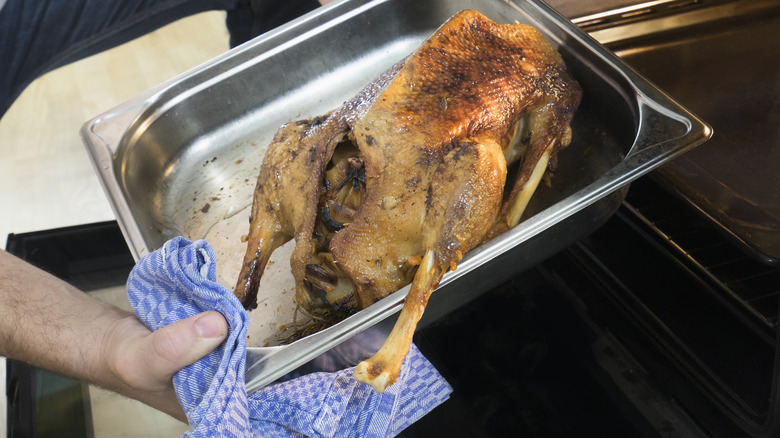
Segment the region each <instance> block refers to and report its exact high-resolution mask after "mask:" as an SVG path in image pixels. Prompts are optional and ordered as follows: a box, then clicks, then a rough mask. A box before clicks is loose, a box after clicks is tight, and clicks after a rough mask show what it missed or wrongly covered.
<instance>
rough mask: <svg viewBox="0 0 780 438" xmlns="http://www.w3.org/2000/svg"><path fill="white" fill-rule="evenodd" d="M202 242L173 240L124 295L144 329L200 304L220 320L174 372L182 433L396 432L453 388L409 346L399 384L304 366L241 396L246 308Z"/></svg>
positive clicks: (143, 265)
mask: <svg viewBox="0 0 780 438" xmlns="http://www.w3.org/2000/svg"><path fill="white" fill-rule="evenodd" d="M215 280H216V260H215V256H214V252H213V250H212V249H211V247H210V246H209V244H208V243H207V242H206V241H203V240H199V241H196V242H190V241H188V240H186V239H184V238H181V237H177V238H174V239H172V240H170V241H168V242H167V243H166V244H165V245H164V246H163V247H162V248H161V249H159V250H157V251H155V252H153V253H151V254H149V255H148V256H146V257H144V258H143V259H141V260H140V261H139V262H138V264H137V265H136V266H135V268H134V269H133V271H132V272H131V274H130V278H129V280H128V283H127V292H128V298H129V300H130V304H131V305H132V307H133V309H134V311H135V313H136V315H138V317H139V318H140V319H141V321H143V322H144V323H145V324H146V325H147V326H148V327H149V329H151V330H156V329H158V328H160V327H163V326H165V325H168V324H170V323H171V322H174V321H177V320H180V319H183V318H187V317H189V316H192V315H195V314H197V313H200V312H203V311H206V310H217V311H219V312H221V313H222V314H223V315H225V317H226V318H227V320H228V323H229V325H230V332H229V334H228V338H227V339H226V340H225V342H224V343H223V344H222V345H221V346H220V347H218V348H217V349H216V350H214V351H213V352H212V353H211V354H209V355H208V356H206V357H204V358H203V359H201V360H200V361H198V362H196V363H194V364H192V365H190V366H188V367H186V368H184V369H182V370H181V371H179V372H178V373H176V374H175V375H174V377H173V385H174V387H175V389H176V393H177V394H178V397H179V402H180V403H181V405H182V407H183V408H184V411H185V412H186V413H187V418H188V420H189V423H190V425H191V426H192V428H193V429H192V430H191V431H188V432H187V433H185V434H184V436H185V437H193V438H194V437H215V436H218V437H264V438H265V437H301V436H303V437H307V436H310V437H387V436H395V435H397V434H398V433H399V432H401V431H402V430H403V429H404V428H406V427H408V426H409V425H410V424H412V423H414V422H415V421H417V420H418V419H420V418H421V417H422V416H424V415H425V414H426V413H428V412H429V411H430V410H432V409H433V408H435V407H436V406H438V405H439V404H440V403H442V402H443V401H445V400H446V399H447V398H448V397H449V394H450V392H451V391H452V388H451V387H450V386H449V384H447V382H446V381H445V380H444V379H443V378H442V376H441V375H440V374H439V373H438V372H437V371H436V370H435V369H434V368H433V366H432V365H431V364H430V362H428V360H427V359H425V357H423V355H422V354H421V353H420V352H419V350H417V348H416V347H415V346H412V349H411V350H410V352H409V354H408V356H407V357H406V361H405V362H404V365H403V368H402V372H401V375H400V376H399V378H398V381H397V382H396V383H395V384H394V385H393V386H391V387H390V388H388V390H387V391H385V393H383V394H378V393H376V392H374V390H373V389H372V388H371V387H370V386H368V385H365V384H362V383H358V382H356V381H355V380H354V379H353V378H352V369H351V368H350V369H345V370H341V371H338V372H335V373H325V372H319V373H313V374H308V375H305V376H303V377H299V378H296V379H293V380H289V381H286V382H282V383H276V384H273V385H270V386H267V387H265V388H263V389H261V390H260V391H257V392H255V393H253V394H252V395H250V396H249V397H247V394H246V388H245V386H244V371H245V366H246V343H245V342H246V331H247V325H248V323H249V317H248V315H247V312H246V311H245V310H244V308H243V307H242V306H241V303H240V302H239V301H238V300H237V299H236V297H235V296H234V295H233V293H232V292H231V291H229V290H227V289H225V288H224V287H222V286H220V285H219V284H217V283H216V281H215Z"/></svg>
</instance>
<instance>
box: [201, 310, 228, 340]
mask: <svg viewBox="0 0 780 438" xmlns="http://www.w3.org/2000/svg"><path fill="white" fill-rule="evenodd" d="M195 330H196V331H197V332H198V334H199V335H200V336H201V337H203V338H217V337H223V336H225V319H224V318H223V317H222V315H221V314H219V313H211V312H210V313H206V314H204V315H203V316H201V317H200V318H198V319H197V320H196V321H195Z"/></svg>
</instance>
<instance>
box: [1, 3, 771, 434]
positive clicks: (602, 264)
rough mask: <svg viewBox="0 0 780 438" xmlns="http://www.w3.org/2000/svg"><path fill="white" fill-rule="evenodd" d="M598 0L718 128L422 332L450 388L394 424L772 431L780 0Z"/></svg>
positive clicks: (586, 23) (652, 73)
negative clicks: (421, 412) (568, 237)
mask: <svg viewBox="0 0 780 438" xmlns="http://www.w3.org/2000/svg"><path fill="white" fill-rule="evenodd" d="M551 3H552V4H553V5H556V2H551ZM565 3H566V4H564V5H563V6H562V7H561V10H562V12H564V13H567V12H568V11H567V5H569V6H570V5H571V4H572V3H571V2H565ZM599 3H601V4H605V3H606V2H584V3H583V5H586V6H587V7H586V6H581V7H580V10H585V9H588V7H590V9H589V10H587V13H586V14H580V15H577V16H575V18H574V21H575V22H576V23H577V24H579V25H580V26H582V27H583V28H585V29H586V30H588V31H589V32H591V35H593V36H594V37H595V38H596V39H598V40H599V41H601V42H602V43H604V44H605V45H607V46H608V47H610V48H611V49H612V50H614V51H615V52H616V53H618V54H619V55H620V56H621V57H623V58H624V59H625V60H626V61H627V62H628V63H629V64H630V65H632V66H633V67H634V68H635V69H637V70H638V71H639V72H640V73H642V74H643V75H645V76H646V77H648V78H649V79H650V80H651V81H653V82H655V83H656V84H658V85H659V87H660V88H661V89H663V90H665V91H666V92H668V93H669V94H670V95H671V96H672V97H673V98H675V99H676V100H678V101H679V102H681V103H682V104H683V105H685V106H687V107H688V109H690V110H691V111H692V112H693V113H695V114H697V115H698V116H700V117H701V118H702V119H704V120H705V121H707V122H708V123H710V124H711V125H712V126H713V128H714V132H715V134H714V136H713V138H712V139H711V140H710V141H709V142H707V143H705V144H704V145H702V146H700V147H698V148H696V149H694V150H693V151H691V152H689V153H687V154H685V155H684V156H682V157H680V158H678V159H675V160H673V161H671V162H670V163H668V164H667V165H664V166H663V167H662V168H661V169H659V170H657V171H654V172H653V173H651V174H650V175H648V176H646V177H643V178H641V179H639V180H637V181H635V182H633V183H632V184H631V186H630V188H629V190H628V192H627V195H626V197H625V199H624V201H623V202H622V205H621V206H620V208H619V209H618V211H617V213H615V214H614V215H613V216H612V217H611V218H610V219H609V220H608V221H607V223H606V224H605V225H603V226H602V227H600V228H599V229H598V230H597V231H595V232H594V233H592V234H590V235H589V236H587V237H586V238H584V239H582V240H581V241H579V242H577V243H575V244H573V245H571V246H570V247H568V248H566V249H565V250H563V251H561V252H559V253H557V254H556V255H554V256H552V257H550V258H548V259H546V260H545V261H544V262H542V263H541V264H539V265H538V266H536V267H534V268H532V269H529V270H526V271H525V272H522V273H520V274H518V275H516V276H514V277H513V278H512V279H511V280H509V281H508V282H506V283H504V284H502V285H501V286H499V287H497V288H494V289H492V290H491V291H489V292H487V293H485V294H484V295H482V296H480V297H478V298H476V299H474V300H473V301H471V302H470V303H468V304H466V305H464V306H463V307H461V308H459V309H457V310H455V311H453V312H451V313H449V314H447V315H444V316H442V317H440V318H439V319H437V320H436V321H433V322H431V323H430V324H428V325H427V326H425V327H424V328H422V329H420V330H419V331H418V332H417V334H416V335H415V342H416V344H417V345H418V346H419V347H420V349H421V351H422V352H423V353H424V354H425V355H426V356H427V357H428V358H429V359H430V360H431V361H432V362H433V363H434V364H435V365H436V366H437V368H438V369H439V370H440V372H441V373H442V374H443V375H444V376H445V377H446V378H447V379H448V381H450V383H451V384H452V385H453V387H454V389H455V391H454V392H453V395H452V397H451V399H450V400H449V401H447V402H446V403H444V404H443V405H442V406H440V407H439V408H437V409H436V410H434V411H433V412H432V413H431V414H429V415H428V416H426V417H425V418H423V419H422V420H420V421H419V422H418V423H416V424H415V425H413V426H412V427H411V428H409V429H408V430H406V431H404V433H403V434H402V436H407V437H418V436H420V437H422V436H426V437H427V436H452V437H460V436H467V437H471V436H474V437H503V436H533V437H566V436H600V437H628V436H644V437H657V436H663V437H671V436H682V437H773V436H780V406H779V405H778V402H777V397H778V385H780V374H779V373H780V365H779V364H780V359H779V356H778V353H779V352H780V348H778V342H780V336H778V314H779V313H780V245H779V243H780V211H779V210H780V176H778V175H780V62H778V60H780V38H778V37H777V35H776V32H775V28H776V26H778V25H780V4H778V3H777V2H776V1H761V0H752V1H724V0H670V1H666V0H658V1H650V2H644V3H641V4H633V5H628V6H625V5H622V6H620V7H611V8H610V9H609V10H607V11H603V10H602V9H598V8H596V9H594V8H593V7H591V6H592V5H593V4H599ZM570 16H572V15H570ZM106 228H110V229H111V230H112V231H111V232H112V233H118V228H116V224H113V223H111V224H97V225H94V226H87V227H86V228H84V229H81V228H80V229H79V230H78V231H79V232H80V233H82V234H80V235H81V236H82V237H81V238H82V239H86V240H93V241H94V236H93V235H90V234H88V233H89V232H98V233H100V232H104V231H105V229H106ZM101 230H103V231H101ZM83 233H87V234H83ZM114 237H116V234H114ZM9 242H11V240H10V239H9ZM52 242H56V240H52ZM55 245H61V244H55ZM68 245H69V246H70V245H72V243H69V244H68ZM119 247H120V248H121V251H120V252H122V254H123V255H115V256H112V257H116V258H114V259H112V260H114V261H116V262H117V266H114V267H110V266H109V267H108V268H109V269H112V270H113V272H114V273H116V272H118V271H117V270H122V269H127V266H126V265H127V260H128V259H127V257H129V252H127V248H126V247H123V245H119ZM28 252H29V251H28ZM91 259H92V260H91V261H90V262H89V263H93V262H96V261H99V262H100V263H105V262H106V259H105V258H104V257H101V258H96V257H92V258H91ZM109 259H111V258H109ZM78 260H80V259H78ZM74 263H75V267H76V268H78V269H84V268H83V267H84V266H86V265H83V264H81V262H80V261H76V262H74ZM120 265H121V266H120ZM71 268H73V266H71ZM100 275H101V274H98V277H100ZM121 275H126V274H125V273H124V271H122V274H121ZM80 278H81V277H80ZM111 281H114V282H115V281H116V280H111ZM103 286H105V285H103ZM103 286H101V287H103ZM14 366H15V365H11V366H10V368H9V375H8V379H9V385H8V386H7V387H8V388H9V397H10V398H11V400H12V402H11V403H10V404H9V430H11V428H13V427H16V429H14V431H12V432H11V433H10V434H9V436H14V437H19V436H36V435H35V434H31V433H30V434H28V433H26V432H25V430H27V429H25V427H28V428H31V427H33V426H20V424H22V423H24V424H27V423H29V422H30V421H34V420H35V415H34V414H33V413H34V412H40V409H39V410H38V411H36V408H35V403H36V400H37V399H36V397H35V396H33V397H30V396H29V394H35V389H34V386H32V387H31V386H30V382H34V381H36V377H34V374H30V371H29V370H23V371H15V370H18V369H21V368H14ZM22 368H23V367H22ZM31 376H32V377H31ZM31 391H32V392H31ZM74 391H75V392H73V394H75V393H76V392H79V391H81V389H78V388H77V389H74ZM25 394H26V395H25ZM22 400H26V401H24V402H22ZM38 403H42V402H41V401H38ZM79 403H82V402H79ZM23 405H24V406H23ZM25 406H26V407H25ZM12 409H13V410H15V411H14V412H11V411H10V410H12ZM22 409H28V411H26V412H28V414H24V413H22ZM79 415H82V416H83V415H89V414H88V412H87V411H86V410H84V409H82V411H81V413H80V414H79ZM79 427H81V426H79ZM87 429H88V427H87ZM79 430H80V431H83V430H85V429H84V428H83V427H81V429H79ZM81 433H82V432H79V433H76V432H74V435H73V436H89V432H88V431H86V432H83V433H84V434H81Z"/></svg>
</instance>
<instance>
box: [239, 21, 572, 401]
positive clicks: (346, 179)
mask: <svg viewBox="0 0 780 438" xmlns="http://www.w3.org/2000/svg"><path fill="white" fill-rule="evenodd" d="M580 94H581V92H580V88H579V86H578V84H577V83H576V82H575V81H574V80H572V79H571V78H570V77H569V75H568V74H567V73H566V71H565V66H564V64H563V61H562V59H561V57H560V55H559V54H558V52H557V51H555V49H554V48H553V47H552V46H550V45H549V44H548V43H547V41H545V39H544V38H543V37H542V35H541V34H540V33H539V32H538V31H537V30H536V29H534V28H533V27H531V26H527V25H522V24H515V25H497V24H495V23H493V22H492V21H490V20H488V19H487V18H485V17H484V16H482V15H481V14H479V13H478V12H475V11H469V10H467V11H463V12H461V13H459V14H457V15H455V16H454V17H453V18H452V19H451V20H450V21H448V22H447V23H445V24H444V25H443V26H442V27H441V28H440V29H439V30H437V32H436V33H435V34H434V35H433V36H431V37H430V38H429V39H428V40H427V41H426V42H425V43H424V44H423V45H422V46H421V47H420V48H419V49H418V50H417V51H415V52H414V53H413V54H412V55H411V56H410V57H409V58H407V59H406V60H404V61H403V62H402V63H400V64H398V65H396V66H395V67H393V68H392V69H391V70H389V71H388V72H386V73H385V74H383V75H382V76H381V77H379V78H378V79H377V80H376V81H374V82H373V83H372V84H370V85H369V86H367V87H366V89H364V90H363V91H362V92H361V93H359V94H358V96H356V97H355V98H353V99H352V100H350V101H348V102H347V103H345V104H344V106H342V107H341V108H339V109H337V110H335V111H334V112H332V113H330V114H328V115H326V116H324V117H323V118H320V119H316V120H307V121H301V122H296V123H291V124H287V125H285V126H283V127H282V128H281V129H280V130H279V132H278V133H277V135H276V138H275V139H274V141H273V142H272V144H271V145H270V146H269V149H268V152H267V154H266V157H265V158H264V161H263V165H262V167H261V171H260V176H259V179H258V185H257V189H256V191H255V196H254V203H253V207H252V216H251V227H250V233H249V242H248V248H247V254H246V256H245V258H244V269H243V270H242V272H241V275H240V277H239V281H238V285H237V287H236V291H235V292H236V295H237V296H238V297H239V299H241V300H242V302H243V303H244V305H245V306H246V307H248V308H251V307H253V306H254V303H255V301H256V294H257V283H258V282H259V279H260V276H261V275H262V271H263V268H264V266H265V263H266V262H267V260H268V258H269V257H270V254H271V252H272V251H273V250H274V249H276V247H278V246H279V245H281V244H282V243H284V242H285V241H287V240H289V239H290V238H292V237H294V238H295V240H296V247H295V251H294V253H293V256H292V260H291V266H292V270H293V275H294V276H295V278H296V283H297V284H296V298H297V300H298V303H299V304H300V305H301V306H303V307H304V308H307V309H309V310H312V309H313V308H315V307H321V306H335V307H337V308H341V309H355V310H356V309H362V308H365V307H367V306H369V305H371V304H372V303H374V302H376V301H377V300H379V299H381V298H383V297H385V296H387V295H388V294H390V293H392V292H394V291H396V290H398V289H400V288H401V287H403V286H405V285H407V284H409V283H410V282H411V283H412V286H411V290H410V292H409V294H408V296H407V298H406V302H405V304H404V308H403V310H402V312H401V314H400V316H399V319H398V321H397V323H396V326H395V328H394V329H393V332H392V333H391V334H390V336H389V338H388V340H387V341H386V342H385V344H384V345H383V347H382V348H381V349H380V351H379V352H378V353H377V354H376V355H375V356H374V357H372V358H371V359H369V360H367V361H365V362H363V363H361V364H360V365H358V367H357V368H356V371H355V376H356V378H357V379H358V380H360V381H364V382H367V383H371V384H372V385H373V386H374V387H375V388H376V389H377V390H378V391H380V392H381V391H384V389H385V388H386V387H387V386H389V385H390V384H392V383H393V382H394V381H395V378H396V377H397V375H398V372H399V370H400V365H401V362H402V360H403V358H404V356H405V355H406V352H407V351H408V348H409V345H410V343H411V337H412V334H413V333H414V329H415V327H416V324H417V322H418V320H419V318H420V317H421V315H422V312H423V310H424V309H425V306H426V304H427V301H428V298H429V296H430V293H431V292H432V291H433V289H434V288H435V287H436V286H437V285H438V283H439V281H440V280H441V277H442V276H443V275H444V273H445V272H446V271H447V270H449V269H454V268H455V265H456V263H457V262H458V261H460V259H461V258H462V257H463V255H464V254H465V253H466V252H467V251H469V250H470V249H472V248H474V247H475V246H477V245H478V244H480V243H481V242H483V241H484V240H485V239H486V238H487V237H488V236H492V235H495V234H497V233H500V232H502V231H504V230H506V229H508V228H510V227H512V226H514V225H516V224H517V222H518V221H519V220H520V216H521V215H522V210H523V209H524V208H525V205H526V203H527V201H528V198H529V197H530V194H531V193H533V190H534V189H535V187H536V184H538V182H539V180H540V179H541V176H542V174H543V173H544V170H545V169H546V168H547V167H548V162H549V164H550V165H554V162H555V155H556V153H557V151H558V150H559V149H560V148H562V147H565V146H567V145H568V144H569V142H570V140H571V129H570V127H569V124H570V121H571V118H572V116H573V114H574V112H575V110H576V108H577V106H578V104H579V100H580ZM521 120H523V123H519V122H520V121H521ZM521 158H522V160H523V161H522V164H521V168H520V171H519V173H518V176H517V178H516V180H515V181H514V183H513V185H512V189H511V191H510V194H509V196H508V197H507V198H506V199H504V186H505V182H506V181H505V180H506V172H507V165H508V164H509V163H511V162H512V161H514V160H517V159H521Z"/></svg>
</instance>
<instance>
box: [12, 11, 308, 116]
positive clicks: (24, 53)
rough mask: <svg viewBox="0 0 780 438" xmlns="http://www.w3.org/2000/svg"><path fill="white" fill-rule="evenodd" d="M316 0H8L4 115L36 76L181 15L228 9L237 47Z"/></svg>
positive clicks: (140, 34) (114, 44) (137, 35)
mask: <svg viewBox="0 0 780 438" xmlns="http://www.w3.org/2000/svg"><path fill="white" fill-rule="evenodd" d="M317 6H319V3H318V2H317V1H316V0H286V1H278V0H132V1H131V0H6V2H5V5H3V6H2V9H0V117H2V115H3V114H5V112H6V111H7V110H8V108H9V107H10V106H11V104H12V103H13V101H14V100H15V99H16V98H17V97H18V96H19V95H20V94H21V93H22V91H23V90H24V88H25V87H27V86H28V85H29V84H30V83H31V82H32V81H33V80H34V79H36V78H37V77H39V76H41V75H43V74H44V73H47V72H49V71H51V70H54V69H55V68H57V67H62V66H63V65H66V64H69V63H71V62H74V61H78V60H79V59H82V58H86V57H88V56H90V55H94V54H96V53H99V52H102V51H104V50H107V49H110V48H112V47H116V46H118V45H120V44H123V43H125V42H128V41H130V40H132V39H135V38H137V37H139V36H142V35H145V34H147V33H149V32H151V31H153V30H156V29H158V28H160V27H163V26H165V25H166V24H169V23H172V22H174V21H176V20H178V19H181V18H184V17H187V16H190V15H194V14H197V13H200V12H205V11H210V10H224V11H227V20H226V25H227V27H228V31H229V32H230V45H231V47H234V46H236V45H238V44H241V43H243V42H245V41H247V40H249V39H250V38H253V37H255V36H257V35H259V34H261V33H263V32H265V31H267V30H270V29H272V28H274V27H276V26H278V25H280V24H283V23H285V22H287V21H289V20H291V19H293V18H295V17H297V16H298V15H301V14H303V13H305V12H308V11H310V10H312V9H314V8H316V7H317Z"/></svg>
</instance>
